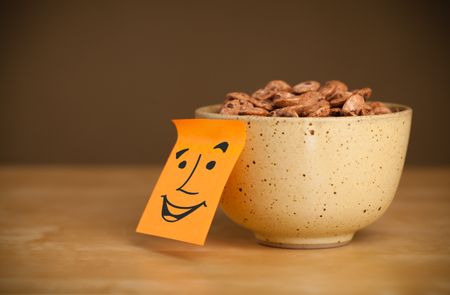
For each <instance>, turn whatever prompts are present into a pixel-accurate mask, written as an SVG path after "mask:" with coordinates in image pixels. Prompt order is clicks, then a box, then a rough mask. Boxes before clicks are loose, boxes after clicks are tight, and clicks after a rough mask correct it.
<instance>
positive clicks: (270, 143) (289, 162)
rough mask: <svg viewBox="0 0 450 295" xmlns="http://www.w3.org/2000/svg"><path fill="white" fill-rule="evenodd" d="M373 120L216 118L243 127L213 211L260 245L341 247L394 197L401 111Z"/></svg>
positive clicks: (407, 119) (202, 111) (402, 143)
mask: <svg viewBox="0 0 450 295" xmlns="http://www.w3.org/2000/svg"><path fill="white" fill-rule="evenodd" d="M388 105H389V106H390V107H391V108H397V109H398V110H400V111H399V112H395V113H392V114H386V115H377V116H361V117H326V118H281V117H255V116H230V115H221V114H218V110H219V108H220V105H213V106H206V107H202V108H199V109H197V110H196V116H197V117H199V118H209V119H237V120H243V121H245V122H247V139H246V145H245V147H244V150H243V152H242V154H241V156H240V158H239V159H238V161H237V163H236V166H235V167H234V169H233V172H232V173H231V175H230V178H229V180H228V182H227V184H226V186H225V189H224V192H223V195H222V199H221V206H222V209H223V211H224V212H225V214H226V215H227V216H228V217H229V218H230V219H231V220H233V221H234V222H236V223H237V224H239V225H241V226H243V227H245V228H248V229H250V230H251V231H253V233H254V234H255V237H256V238H257V239H258V241H260V242H261V243H263V244H266V245H271V246H278V247H289V248H323V247H331V246H339V245H343V244H345V243H348V242H349V241H350V240H351V239H352V237H353V235H354V233H355V232H356V231H358V230H360V229H362V228H364V227H366V226H367V225H369V224H371V223H372V222H374V221H375V220H377V219H378V218H379V217H380V216H381V215H383V213H384V212H385V211H386V210H387V208H388V207H389V205H390V203H391V202H392V199H393V198H394V195H395V192H396V190H397V186H398V183H399V180H400V176H401V173H402V169H403V164H404V161H405V156H406V150H407V146H408V140H409V133H410V127H411V118H412V110H411V109H410V108H409V107H406V106H402V105H396V104H388Z"/></svg>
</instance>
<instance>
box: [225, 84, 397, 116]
mask: <svg viewBox="0 0 450 295" xmlns="http://www.w3.org/2000/svg"><path fill="white" fill-rule="evenodd" d="M371 95H372V89H370V88H361V89H355V90H353V91H349V90H348V87H347V85H345V84H344V83H343V82H341V81H337V80H332V81H327V82H326V83H325V84H324V85H320V83H319V82H317V81H305V82H301V83H299V84H297V85H295V86H293V87H292V86H290V85H289V84H288V83H286V82H284V81H282V80H273V81H270V82H269V83H267V85H266V86H265V87H264V88H261V89H258V90H256V91H255V92H254V93H253V94H252V95H248V94H247V93H244V92H231V93H228V94H227V96H226V100H225V102H224V104H223V106H222V108H221V109H220V113H221V114H228V115H253V116H274V117H327V116H364V115H379V114H387V113H391V112H392V111H391V110H390V109H389V108H388V107H386V106H385V105H384V104H383V103H381V102H377V101H374V102H369V101H367V100H368V99H369V98H370V96H371Z"/></svg>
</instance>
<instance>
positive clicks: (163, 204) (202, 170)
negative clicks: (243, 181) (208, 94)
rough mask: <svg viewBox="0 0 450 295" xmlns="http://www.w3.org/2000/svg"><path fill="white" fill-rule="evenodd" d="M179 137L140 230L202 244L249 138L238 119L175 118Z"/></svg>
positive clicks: (145, 212)
mask: <svg viewBox="0 0 450 295" xmlns="http://www.w3.org/2000/svg"><path fill="white" fill-rule="evenodd" d="M173 123H174V124H175V126H176V129H177V133H178V139H177V142H176V143H175V146H174V148H173V149H172V152H171V153H170V156H169V159H168V160H167V162H166V164H165V166H164V169H163V171H162V173H161V175H160V177H159V179H158V181H157V183H156V186H155V188H154V189H153V192H152V194H151V196H150V199H149V201H148V203H147V206H146V208H145V210H144V213H143V215H142V217H141V220H140V221H139V224H138V227H137V229H136V231H137V232H140V233H145V234H151V235H155V236H160V237H165V238H170V239H175V240H180V241H184V242H189V243H193V244H198V245H203V244H204V243H205V240H206V236H207V234H208V231H209V228H210V226H211V223H212V219H213V217H214V213H215V212H216V209H217V206H218V205H219V201H220V197H221V195H222V191H223V188H224V186H225V184H226V182H227V180H228V177H229V175H230V173H231V171H232V170H233V167H234V165H235V163H236V161H237V159H238V158H239V155H240V153H241V151H242V149H243V147H244V144H245V124H244V122H242V121H238V120H209V119H185V120H173Z"/></svg>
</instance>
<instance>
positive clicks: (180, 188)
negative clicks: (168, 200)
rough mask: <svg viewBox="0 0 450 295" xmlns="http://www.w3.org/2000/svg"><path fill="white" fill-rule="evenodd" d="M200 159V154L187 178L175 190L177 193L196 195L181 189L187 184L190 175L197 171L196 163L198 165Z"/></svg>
mask: <svg viewBox="0 0 450 295" xmlns="http://www.w3.org/2000/svg"><path fill="white" fill-rule="evenodd" d="M201 158H202V154H200V155H198V158H197V162H195V165H194V168H192V171H191V173H189V176H188V178H187V179H186V180H185V181H184V182H183V184H182V185H181V186H180V187H179V188H177V191H180V192H183V193H185V194H188V195H196V194H198V192H191V191H188V190H185V189H183V188H184V187H185V186H186V184H188V182H189V180H190V179H191V177H192V175H194V172H195V170H196V169H197V166H198V163H200V159H201Z"/></svg>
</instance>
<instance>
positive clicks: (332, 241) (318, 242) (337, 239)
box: [255, 233, 354, 249]
mask: <svg viewBox="0 0 450 295" xmlns="http://www.w3.org/2000/svg"><path fill="white" fill-rule="evenodd" d="M353 235H354V233H351V234H345V235H339V236H332V237H320V238H298V237H274V236H269V235H262V234H258V233H255V238H256V240H257V241H258V243H260V244H261V245H264V246H269V247H276V248H285V249H325V248H334V247H341V246H345V245H347V244H348V243H350V241H351V240H352V238H353Z"/></svg>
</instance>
